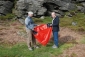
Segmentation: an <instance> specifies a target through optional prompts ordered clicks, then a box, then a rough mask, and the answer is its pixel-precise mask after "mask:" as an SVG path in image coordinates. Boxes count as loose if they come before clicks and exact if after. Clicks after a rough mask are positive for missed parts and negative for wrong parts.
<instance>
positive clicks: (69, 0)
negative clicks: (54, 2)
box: [61, 0, 72, 3]
mask: <svg viewBox="0 0 85 57" xmlns="http://www.w3.org/2000/svg"><path fill="white" fill-rule="evenodd" d="M61 1H64V2H67V3H69V2H72V0H61Z"/></svg>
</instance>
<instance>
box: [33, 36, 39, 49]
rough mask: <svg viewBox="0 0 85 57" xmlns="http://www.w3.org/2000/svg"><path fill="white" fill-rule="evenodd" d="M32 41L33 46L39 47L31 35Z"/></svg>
mask: <svg viewBox="0 0 85 57" xmlns="http://www.w3.org/2000/svg"><path fill="white" fill-rule="evenodd" d="M32 43H33V46H34V48H39V47H38V46H37V44H36V39H35V37H34V35H32Z"/></svg>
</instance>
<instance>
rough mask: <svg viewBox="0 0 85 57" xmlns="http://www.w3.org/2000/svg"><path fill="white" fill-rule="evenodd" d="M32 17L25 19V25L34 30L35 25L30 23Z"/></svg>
mask: <svg viewBox="0 0 85 57" xmlns="http://www.w3.org/2000/svg"><path fill="white" fill-rule="evenodd" d="M30 24H31V23H30V19H27V18H26V19H25V25H26V27H27V28H28V29H31V30H34V28H33V26H31V25H30Z"/></svg>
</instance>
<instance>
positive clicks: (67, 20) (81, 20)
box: [34, 13, 85, 31]
mask: <svg viewBox="0 0 85 57" xmlns="http://www.w3.org/2000/svg"><path fill="white" fill-rule="evenodd" d="M34 21H35V22H36V23H41V24H42V23H45V24H47V23H52V18H51V17H45V19H39V18H35V19H34ZM72 22H76V23H77V24H76V26H74V25H72ZM60 27H67V28H70V29H72V30H75V31H85V14H83V13H77V14H76V15H75V16H73V17H67V16H65V17H64V18H60Z"/></svg>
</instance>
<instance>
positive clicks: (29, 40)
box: [26, 29, 32, 50]
mask: <svg viewBox="0 0 85 57" xmlns="http://www.w3.org/2000/svg"><path fill="white" fill-rule="evenodd" d="M26 32H27V36H28V38H27V46H28V48H29V49H30V50H31V48H32V32H31V30H30V29H26Z"/></svg>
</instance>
